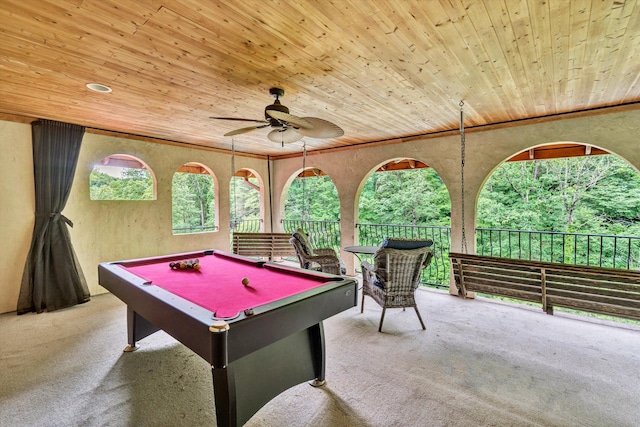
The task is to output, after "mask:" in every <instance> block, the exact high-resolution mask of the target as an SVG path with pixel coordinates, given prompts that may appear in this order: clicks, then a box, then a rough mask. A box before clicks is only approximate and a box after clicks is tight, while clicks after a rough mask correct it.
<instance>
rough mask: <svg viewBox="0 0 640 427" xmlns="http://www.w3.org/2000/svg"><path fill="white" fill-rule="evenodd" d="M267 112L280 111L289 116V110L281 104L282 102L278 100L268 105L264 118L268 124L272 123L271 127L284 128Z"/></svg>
mask: <svg viewBox="0 0 640 427" xmlns="http://www.w3.org/2000/svg"><path fill="white" fill-rule="evenodd" d="M267 111H280V112H282V113H287V114H289V109H288V108H287V107H286V106H284V105H282V104H280V101H279V100H278V99H277V98H276V100H275V102H274V103H273V104H271V105H267V106H266V107H265V109H264V118H265V120H267V121H268V122H270V123H271V126H273V127H280V126H282V123H280V121H279V120H277V119H274V118H273V117H271V116H270V115H269V114H267Z"/></svg>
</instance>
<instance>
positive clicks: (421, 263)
mask: <svg viewBox="0 0 640 427" xmlns="http://www.w3.org/2000/svg"><path fill="white" fill-rule="evenodd" d="M432 255H433V252H432V251H431V249H429V248H428V247H423V248H418V249H392V248H382V249H380V250H378V251H377V252H376V254H375V255H374V265H373V266H372V265H371V264H369V263H367V262H366V261H363V262H362V307H361V309H360V312H361V313H363V312H364V297H365V295H369V296H370V297H371V298H373V300H374V301H375V302H377V303H378V304H379V305H380V306H381V307H382V316H381V317H380V325H379V326H378V332H382V322H383V321H384V314H385V311H386V310H387V308H402V309H403V310H404V309H405V308H406V307H413V308H414V309H415V310H416V314H417V315H418V320H420V325H422V329H426V327H425V326H424V322H423V321H422V317H421V316H420V312H419V311H418V307H417V305H416V300H415V291H416V289H417V287H418V284H419V281H420V273H421V272H422V269H423V268H425V267H426V266H427V265H428V264H429V262H430V261H431V257H432Z"/></svg>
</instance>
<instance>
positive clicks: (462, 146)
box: [459, 101, 467, 254]
mask: <svg viewBox="0 0 640 427" xmlns="http://www.w3.org/2000/svg"><path fill="white" fill-rule="evenodd" d="M459 105H460V187H461V191H462V193H461V202H460V211H461V217H462V242H461V243H462V244H461V251H462V253H465V254H466V253H467V235H466V232H465V218H464V199H465V196H464V161H465V136H464V101H460V104H459Z"/></svg>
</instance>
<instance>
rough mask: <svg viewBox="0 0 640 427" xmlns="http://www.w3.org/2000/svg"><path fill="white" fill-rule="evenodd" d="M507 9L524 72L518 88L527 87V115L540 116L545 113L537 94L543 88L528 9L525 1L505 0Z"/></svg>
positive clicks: (525, 93)
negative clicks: (509, 0) (508, 0)
mask: <svg viewBox="0 0 640 427" xmlns="http://www.w3.org/2000/svg"><path fill="white" fill-rule="evenodd" d="M506 4H507V10H508V13H509V17H510V20H511V23H512V25H511V28H513V33H514V36H515V38H514V41H515V43H516V46H517V49H518V52H519V55H518V57H519V58H520V61H521V63H522V69H523V71H524V74H523V75H522V77H524V79H522V78H521V80H520V86H519V87H520V88H521V89H522V88H524V87H526V88H528V90H526V91H525V92H524V95H525V105H526V106H527V115H531V116H542V115H544V114H545V111H544V109H543V108H541V107H540V102H539V101H538V99H539V97H538V95H539V94H540V93H541V92H543V93H544V90H543V89H542V88H540V84H539V82H542V81H543V80H542V78H540V74H541V73H540V66H539V63H538V57H537V55H536V50H535V45H534V43H533V42H532V29H531V25H530V23H531V18H530V15H529V9H528V7H527V3H525V2H507V3H506Z"/></svg>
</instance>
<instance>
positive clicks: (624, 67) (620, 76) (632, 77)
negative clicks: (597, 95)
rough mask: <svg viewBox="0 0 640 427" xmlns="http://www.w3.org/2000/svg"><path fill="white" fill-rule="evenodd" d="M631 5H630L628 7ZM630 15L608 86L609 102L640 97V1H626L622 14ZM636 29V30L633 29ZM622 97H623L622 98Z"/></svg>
mask: <svg viewBox="0 0 640 427" xmlns="http://www.w3.org/2000/svg"><path fill="white" fill-rule="evenodd" d="M627 5H629V7H627ZM621 16H624V17H628V21H627V25H626V26H625V30H624V37H622V40H621V42H620V43H619V44H617V45H616V46H619V52H620V55H619V60H618V61H615V62H614V65H613V71H612V73H611V75H612V79H611V82H610V83H611V84H610V85H608V86H607V93H608V94H609V95H608V97H607V101H608V103H609V104H612V103H616V100H620V99H627V100H633V99H635V100H638V99H640V85H639V84H638V78H639V77H640V61H638V55H639V54H638V52H640V32H638V30H637V29H639V28H640V2H637V1H636V2H626V3H625V7H624V9H623V12H622V15H621ZM634 29H635V31H633V30H634ZM621 97H622V98H621ZM618 102H619V101H618Z"/></svg>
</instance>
